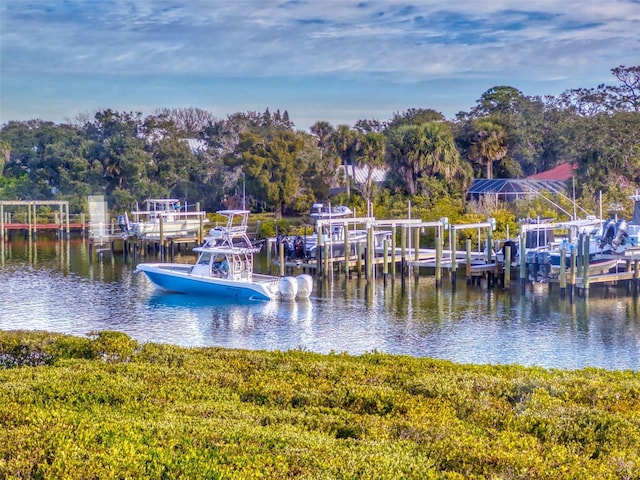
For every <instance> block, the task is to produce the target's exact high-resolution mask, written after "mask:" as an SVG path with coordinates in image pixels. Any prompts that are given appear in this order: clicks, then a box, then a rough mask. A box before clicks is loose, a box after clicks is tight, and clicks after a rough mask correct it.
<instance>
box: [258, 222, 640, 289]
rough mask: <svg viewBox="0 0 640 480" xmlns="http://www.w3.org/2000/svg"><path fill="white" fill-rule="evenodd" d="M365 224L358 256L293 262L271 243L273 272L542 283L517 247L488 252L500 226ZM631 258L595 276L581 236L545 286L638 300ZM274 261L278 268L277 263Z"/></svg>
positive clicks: (637, 273) (635, 263)
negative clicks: (465, 234) (516, 256)
mask: <svg viewBox="0 0 640 480" xmlns="http://www.w3.org/2000/svg"><path fill="white" fill-rule="evenodd" d="M353 220H354V219H351V221H353ZM359 220H360V221H361V222H362V223H363V225H365V227H366V229H367V231H368V234H367V237H366V240H361V241H359V242H358V243H357V247H356V249H355V252H356V253H355V254H351V255H340V256H337V255H333V256H332V255H331V254H330V253H329V251H328V248H329V247H328V245H327V244H326V243H324V244H322V248H320V247H319V248H318V252H319V254H317V256H316V258H302V259H287V258H285V254H284V248H283V245H282V244H280V245H279V249H278V250H276V244H277V243H276V239H268V241H267V257H268V258H267V263H268V264H269V266H271V265H272V264H273V263H275V264H277V266H278V268H279V272H278V273H279V274H280V275H286V274H288V273H290V272H291V271H292V270H294V269H302V270H303V271H307V272H311V273H315V275H316V276H318V277H326V276H329V275H334V274H335V273H336V272H337V273H343V274H344V275H346V276H347V277H351V275H353V274H356V275H358V276H364V277H365V278H367V279H372V278H376V277H378V276H380V275H382V277H383V279H384V280H385V281H386V279H387V277H391V278H393V277H395V276H396V272H397V271H399V273H400V278H401V280H402V281H403V280H404V278H405V277H407V276H409V275H410V274H411V272H413V274H414V275H416V276H418V275H419V274H420V273H425V274H427V275H429V274H432V275H433V276H434V277H435V285H436V287H437V288H440V287H441V286H442V285H443V277H444V273H447V274H448V276H449V279H450V282H451V286H452V288H455V287H456V282H457V281H458V279H459V278H460V274H461V272H464V279H465V281H466V283H467V285H470V286H474V285H482V284H484V285H486V287H487V288H502V289H504V290H510V289H511V287H512V284H513V283H514V280H515V282H516V283H515V284H518V283H519V285H520V288H521V289H522V290H524V289H525V288H526V285H527V284H534V283H540V282H539V281H537V280H535V279H534V280H532V279H531V272H530V271H529V268H530V266H528V265H527V263H526V258H525V256H524V255H522V256H521V257H520V262H519V264H516V265H513V264H512V256H511V249H512V247H511V245H505V246H504V247H503V248H502V249H501V252H500V254H499V255H497V254H496V252H495V251H494V249H493V248H488V246H496V245H497V244H498V243H499V242H496V241H494V240H493V238H492V235H493V228H494V225H493V223H492V222H491V221H487V222H480V223H475V224H459V225H448V224H447V222H446V221H443V220H441V221H435V222H422V221H420V220H412V219H400V220H388V221H377V220H374V219H359ZM346 221H347V220H342V219H335V220H332V222H333V224H341V225H344V224H345V223H344V222H346ZM380 229H388V230H389V231H390V235H389V236H388V238H385V239H384V240H383V242H382V244H381V245H377V246H374V245H373V244H372V241H371V238H372V237H373V232H375V231H376V230H380ZM427 229H434V230H433V232H435V233H433V235H432V238H433V244H432V245H430V246H429V247H428V248H425V247H424V246H423V244H424V243H426V241H425V238H424V237H425V235H424V232H425V230H427ZM463 230H477V232H478V245H477V248H474V246H473V240H472V239H471V238H467V239H466V241H465V249H464V250H457V249H456V246H457V244H458V236H459V233H460V231H463ZM344 231H345V232H344V240H343V242H344V249H343V251H344V252H353V251H354V249H352V248H351V246H350V245H349V238H348V234H347V228H345V229H344ZM447 234H448V235H447ZM447 236H448V238H447ZM398 240H399V245H398V244H397V241H398ZM318 241H320V239H319V240H318ZM496 250H498V249H496ZM518 251H519V252H525V236H524V234H521V235H520V236H519V239H518ZM274 254H275V257H274ZM629 255H631V256H629V257H628V259H627V260H626V263H625V265H623V266H621V267H620V271H617V272H615V273H608V272H606V273H600V274H598V275H593V274H590V273H589V235H588V234H586V233H585V234H581V235H580V236H579V238H578V239H577V244H576V246H575V247H574V248H568V247H566V248H564V249H562V250H561V260H560V261H561V264H564V263H563V262H565V261H566V260H567V259H568V260H569V267H568V268H567V269H562V268H560V269H559V275H558V277H557V278H546V279H545V280H544V283H547V284H548V286H549V289H550V290H552V289H554V288H558V287H559V288H560V294H561V297H562V298H564V297H565V296H569V298H570V299H571V300H573V299H574V298H575V296H576V295H578V296H582V297H588V296H589V291H590V288H591V286H592V285H593V284H604V285H605V286H606V288H609V287H610V286H612V285H616V284H618V283H619V282H622V281H626V282H627V286H628V287H627V290H628V291H629V292H630V293H633V294H634V295H638V294H639V293H640V252H637V253H636V254H635V255H633V254H629ZM274 258H275V259H276V261H275V262H273V259H274ZM622 258H623V257H621V259H622ZM623 262H624V260H623Z"/></svg>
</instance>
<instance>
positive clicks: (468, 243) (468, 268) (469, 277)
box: [464, 238, 473, 285]
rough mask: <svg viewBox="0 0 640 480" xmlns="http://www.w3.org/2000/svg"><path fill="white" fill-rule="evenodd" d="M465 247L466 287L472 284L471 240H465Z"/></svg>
mask: <svg viewBox="0 0 640 480" xmlns="http://www.w3.org/2000/svg"><path fill="white" fill-rule="evenodd" d="M465 247H466V254H467V256H466V259H467V263H466V265H465V272H464V273H465V277H466V278H467V285H471V284H472V283H473V277H472V275H471V239H470V238H467V241H466V242H465Z"/></svg>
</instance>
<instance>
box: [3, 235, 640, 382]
mask: <svg viewBox="0 0 640 480" xmlns="http://www.w3.org/2000/svg"><path fill="white" fill-rule="evenodd" d="M0 253H1V254H2V263H1V264H0V266H1V267H0V278H2V282H1V284H0V312H2V313H1V314H0V328H2V329H16V328H24V329H39V330H49V331H57V332H65V333H72V334H77V335H86V334H87V333H89V332H91V331H95V330H101V329H114V330H119V331H124V332H126V333H127V334H129V335H131V336H132V337H133V338H135V339H137V340H139V341H142V342H146V341H153V342H165V343H172V344H178V345H183V346H222V347H230V348H247V349H268V350H288V349H295V348H300V349H304V350H310V351H317V352H322V353H327V352H330V351H335V352H349V353H352V354H361V353H364V352H368V351H373V350H377V351H382V352H389V353H396V354H404V355H414V356H430V357H437V358H445V359H450V360H453V361H456V362H469V363H520V364H526V365H541V366H544V367H559V368H580V367H584V366H588V365H591V366H598V367H603V368H611V369H634V370H638V368H639V365H638V362H639V360H638V358H639V356H638V353H640V322H639V316H640V314H639V311H640V307H639V305H638V303H639V302H638V300H637V299H634V298H632V297H631V296H628V295H626V293H625V292H624V291H623V290H615V289H613V290H611V291H609V292H605V291H604V290H597V289H596V288H592V292H591V297H590V298H589V299H582V298H578V299H576V301H575V303H570V302H569V301H568V300H563V299H561V298H560V297H559V295H558V294H557V293H555V292H552V293H549V292H548V291H546V289H543V288H540V287H536V288H527V290H526V293H525V294H524V295H521V294H520V293H519V290H518V288H514V289H512V290H511V291H503V290H500V289H494V290H487V289H486V288H482V287H477V286H476V287H469V288H467V287H466V285H465V284H464V282H458V286H457V288H456V289H455V290H452V289H451V288H450V286H449V283H448V282H447V281H446V279H445V281H443V287H442V288H436V287H435V280H434V278H433V277H427V276H424V275H423V276H421V277H419V278H414V277H413V276H411V277H409V278H406V279H405V280H404V281H401V280H400V279H399V278H397V277H396V278H395V279H394V278H391V277H388V278H387V280H386V282H383V281H382V280H381V279H379V280H376V281H373V282H369V281H366V280H365V279H364V278H363V277H358V276H357V275H354V276H353V278H352V279H346V278H345V277H344V276H341V275H337V274H336V275H334V277H333V278H332V279H331V278H328V279H323V280H318V281H317V282H316V284H315V286H314V289H315V290H314V293H313V295H312V298H311V299H310V300H309V301H305V302H292V303H279V302H245V303H242V302H236V301H224V300H215V299H205V298H198V297H193V296H190V295H177V294H162V293H159V292H157V291H156V290H155V289H154V288H153V286H152V285H151V284H150V283H149V282H148V280H147V279H146V277H144V276H142V275H136V274H134V273H133V272H134V270H135V264H134V263H133V261H132V260H131V259H126V260H125V259H124V258H122V256H118V255H116V256H105V257H104V258H103V259H102V261H96V259H93V261H91V259H90V258H89V251H88V247H87V243H86V241H83V240H81V239H75V240H72V241H60V240H55V239H51V240H43V239H40V238H38V240H37V241H31V242H30V241H27V240H25V241H20V242H15V241H14V242H8V243H6V244H3V248H2V250H1V251H0ZM147 260H148V259H147ZM191 260H192V256H191V255H190V254H185V255H184V257H183V258H182V259H181V261H185V262H189V261H191ZM257 264H258V265H261V268H264V269H265V270H266V266H265V264H264V259H263V258H259V259H258V262H257ZM265 270H263V271H265Z"/></svg>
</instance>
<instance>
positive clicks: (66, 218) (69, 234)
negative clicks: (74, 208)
mask: <svg viewBox="0 0 640 480" xmlns="http://www.w3.org/2000/svg"><path fill="white" fill-rule="evenodd" d="M65 205H66V207H67V216H66V217H65V220H66V227H67V240H68V239H70V238H71V227H70V226H69V222H70V220H69V216H70V215H69V202H65Z"/></svg>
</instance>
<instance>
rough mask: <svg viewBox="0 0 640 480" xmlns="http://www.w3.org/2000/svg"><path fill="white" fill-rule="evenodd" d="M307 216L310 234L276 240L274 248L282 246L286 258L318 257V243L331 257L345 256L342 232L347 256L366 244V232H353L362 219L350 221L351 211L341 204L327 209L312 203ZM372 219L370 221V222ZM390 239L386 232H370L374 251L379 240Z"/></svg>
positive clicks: (358, 230) (320, 204)
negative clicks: (312, 223) (347, 252)
mask: <svg viewBox="0 0 640 480" xmlns="http://www.w3.org/2000/svg"><path fill="white" fill-rule="evenodd" d="M309 216H310V217H311V218H312V219H313V220H314V227H313V233H312V234H311V235H304V236H296V237H291V236H286V235H280V236H278V238H276V248H279V246H280V244H281V243H284V251H285V257H286V258H289V259H291V258H299V259H303V258H316V257H317V254H318V246H319V244H318V240H319V239H320V242H321V245H322V248H323V249H324V248H325V246H326V248H327V251H328V254H329V255H330V256H331V257H343V256H344V255H345V251H344V245H345V230H346V232H347V240H348V243H349V250H350V255H352V256H353V255H356V254H357V248H358V244H364V243H366V241H367V234H368V232H367V230H366V229H357V228H355V224H357V223H362V219H357V218H352V216H353V211H352V210H351V209H350V208H349V207H346V206H344V205H341V206H337V207H331V206H328V207H327V206H324V205H323V204H322V203H315V204H313V206H312V208H311V213H310V214H309ZM371 220H373V219H371ZM390 236H391V232H390V231H386V230H385V231H382V230H376V231H374V233H373V244H374V248H379V247H381V246H382V241H383V239H385V238H389V237H390Z"/></svg>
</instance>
